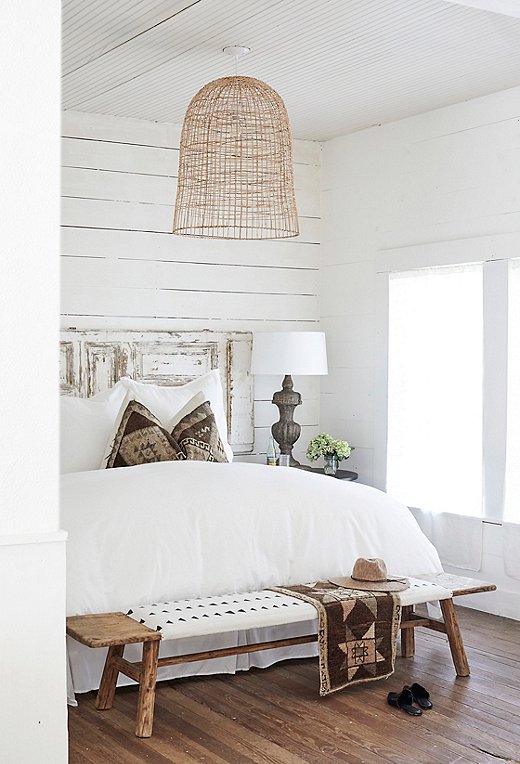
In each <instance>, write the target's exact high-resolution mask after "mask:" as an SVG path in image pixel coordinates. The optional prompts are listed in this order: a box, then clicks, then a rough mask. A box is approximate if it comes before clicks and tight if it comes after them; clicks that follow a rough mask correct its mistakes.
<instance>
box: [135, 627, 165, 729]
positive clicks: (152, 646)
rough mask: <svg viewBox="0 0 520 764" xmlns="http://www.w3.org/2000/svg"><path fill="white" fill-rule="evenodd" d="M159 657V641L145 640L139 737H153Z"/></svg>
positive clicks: (138, 707) (140, 689)
mask: <svg viewBox="0 0 520 764" xmlns="http://www.w3.org/2000/svg"><path fill="white" fill-rule="evenodd" d="M158 657H159V642H158V641H154V642H144V643H143V661H142V669H141V678H140V680H139V699H138V701H137V724H136V728H135V734H136V735H137V737H151V734H152V728H153V709H154V705H155V684H156V680H157V660H158Z"/></svg>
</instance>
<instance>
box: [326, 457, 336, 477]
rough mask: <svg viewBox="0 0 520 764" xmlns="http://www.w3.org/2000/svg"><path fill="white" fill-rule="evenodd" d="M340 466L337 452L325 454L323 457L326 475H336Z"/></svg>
mask: <svg viewBox="0 0 520 764" xmlns="http://www.w3.org/2000/svg"><path fill="white" fill-rule="evenodd" d="M338 467H339V462H338V457H337V456H336V454H325V456H324V457H323V472H324V473H325V475H335V474H336V471H337V469H338Z"/></svg>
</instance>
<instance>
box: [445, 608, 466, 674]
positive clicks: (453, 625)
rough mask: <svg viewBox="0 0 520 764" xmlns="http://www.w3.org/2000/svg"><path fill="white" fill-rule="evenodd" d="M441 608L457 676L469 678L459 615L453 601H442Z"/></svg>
mask: <svg viewBox="0 0 520 764" xmlns="http://www.w3.org/2000/svg"><path fill="white" fill-rule="evenodd" d="M440 606H441V610H442V617H443V619H444V626H445V627H446V634H447V635H448V641H449V643H450V650H451V657H452V658H453V664H454V666H455V671H456V672H457V676H469V674H470V670H469V664H468V659H467V658H466V651H465V650H464V642H463V641H462V635H461V633H460V629H459V624H458V622H457V614H456V613H455V608H454V607H453V600H452V599H449V600H441V601H440Z"/></svg>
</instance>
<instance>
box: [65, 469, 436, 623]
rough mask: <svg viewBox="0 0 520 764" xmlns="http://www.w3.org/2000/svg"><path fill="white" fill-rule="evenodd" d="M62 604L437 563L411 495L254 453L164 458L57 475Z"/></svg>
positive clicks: (76, 610)
mask: <svg viewBox="0 0 520 764" xmlns="http://www.w3.org/2000/svg"><path fill="white" fill-rule="evenodd" d="M61 506H62V527H63V528H64V529H65V530H67V531H68V533H69V538H68V546H67V558H68V565H67V576H68V577H67V611H68V614H82V613H90V612H104V611H111V610H117V609H125V608H126V609H128V608H130V607H131V606H132V605H138V604H147V603H150V602H154V601H155V600H157V599H159V600H161V601H163V602H165V601H167V600H171V599H178V598H188V597H203V596H210V595H212V594H215V595H216V594H227V593H229V592H243V591H250V590H254V589H262V588H264V587H269V586H282V585H288V584H298V583H303V582H307V581H314V580H317V579H321V578H327V577H330V576H338V575H342V574H343V575H345V574H349V573H350V572H351V570H352V566H353V563H354V561H355V560H356V558H357V557H382V558H383V559H384V560H385V561H386V564H387V568H388V570H389V571H390V572H391V573H392V574H396V575H414V574H419V573H430V572H431V573H436V572H439V571H441V570H442V568H441V565H440V562H439V558H438V555H437V552H436V551H435V549H434V547H433V546H432V545H431V543H430V542H429V541H428V540H427V538H426V537H425V536H424V535H423V534H422V532H421V531H420V530H419V527H418V525H417V523H416V521H415V520H414V518H413V517H412V515H411V514H410V512H409V511H408V509H407V508H406V507H404V506H403V505H401V504H399V503H398V502H397V501H394V500H393V499H392V498H390V497H389V496H387V495H386V494H384V493H382V492H381V491H378V490H376V489H375V488H370V487H368V486H365V485H361V484H359V483H348V482H344V481H340V480H334V479H332V478H329V477H325V476H319V475H316V474H312V473H309V472H305V471H303V470H297V469H288V468H272V467H266V466H263V465H258V464H244V463H242V464H241V463H233V464H214V463H207V462H195V461H190V462H161V463H158V464H148V465H142V466H139V467H125V468H119V469H112V470H97V471H91V472H82V473H73V474H69V475H64V476H63V483H62V493H61Z"/></svg>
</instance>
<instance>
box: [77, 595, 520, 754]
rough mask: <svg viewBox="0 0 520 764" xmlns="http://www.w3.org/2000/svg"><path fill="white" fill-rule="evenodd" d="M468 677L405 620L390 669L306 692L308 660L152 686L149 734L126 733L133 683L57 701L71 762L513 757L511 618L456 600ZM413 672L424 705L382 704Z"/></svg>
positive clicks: (518, 676) (515, 632) (310, 678)
mask: <svg viewBox="0 0 520 764" xmlns="http://www.w3.org/2000/svg"><path fill="white" fill-rule="evenodd" d="M458 613H459V621H460V624H461V628H462V630H463V635H464V641H465V644H466V649H467V653H468V658H469V662H470V666H471V669H472V676H471V677H468V678H466V679H456V678H455V676H454V672H453V667H452V664H451V659H450V656H449V651H448V646H447V643H446V637H445V636H444V635H442V634H437V633H434V632H427V631H425V630H421V629H418V630H417V639H416V643H417V654H416V657H415V658H413V659H402V658H399V659H398V661H397V667H396V672H395V674H394V675H393V676H392V677H390V679H388V680H385V681H380V682H373V683H369V684H366V685H360V686H357V687H352V688H350V689H349V690H344V691H342V692H339V693H336V694H335V695H331V696H329V697H327V698H322V699H319V698H318V673H317V660H312V659H310V660H298V661H287V662H285V663H283V664H277V665H276V666H273V667H271V668H269V669H264V670H252V671H249V672H245V673H240V674H238V675H236V676H213V677H195V678H191V679H181V680H173V681H171V682H162V683H160V684H159V685H158V687H157V702H156V711H155V726H154V734H153V736H152V737H151V738H149V739H146V740H140V739H138V738H136V737H134V723H135V711H136V701H137V692H136V689H134V688H133V687H132V688H122V689H120V690H118V691H117V693H116V700H115V704H114V708H113V709H111V710H110V711H103V712H100V711H96V710H95V708H94V697H95V696H94V693H89V694H88V695H82V696H80V698H79V707H78V708H71V709H69V733H70V762H71V764H86V763H87V762H88V763H89V764H116V763H117V764H127V763H128V764H135V763H137V762H148V763H149V764H166V763H167V762H175V764H184V762H186V763H188V762H208V763H209V762H211V763H213V762H218V763H219V764H222V763H223V762H225V763H226V764H242V762H243V763H244V764H246V762H258V764H268V763H269V764H301V763H303V762H312V764H321V762H324V764H325V762H348V764H358V763H360V762H369V763H370V764H384V762H399V763H400V764H420V763H422V764H453V763H454V762H457V764H467V763H468V762H478V763H479V764H480V763H482V764H484V763H485V764H498V763H499V762H516V763H517V764H518V762H520V622H518V621H510V620H507V619H505V618H497V617H495V616H490V615H486V614H485V613H479V612H476V611H472V610H469V609H467V608H459V609H458ZM413 681H418V682H419V683H420V684H423V685H424V686H426V687H427V688H428V689H429V691H430V694H431V697H432V701H433V703H434V708H433V709H432V710H431V711H426V712H424V713H423V715H422V716H421V717H419V718H412V717H411V716H408V715H407V714H405V713H403V712H402V711H399V710H397V709H394V708H391V707H390V706H388V705H387V703H386V694H387V692H388V691H390V690H400V689H401V688H402V686H403V684H405V683H411V682H413Z"/></svg>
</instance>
